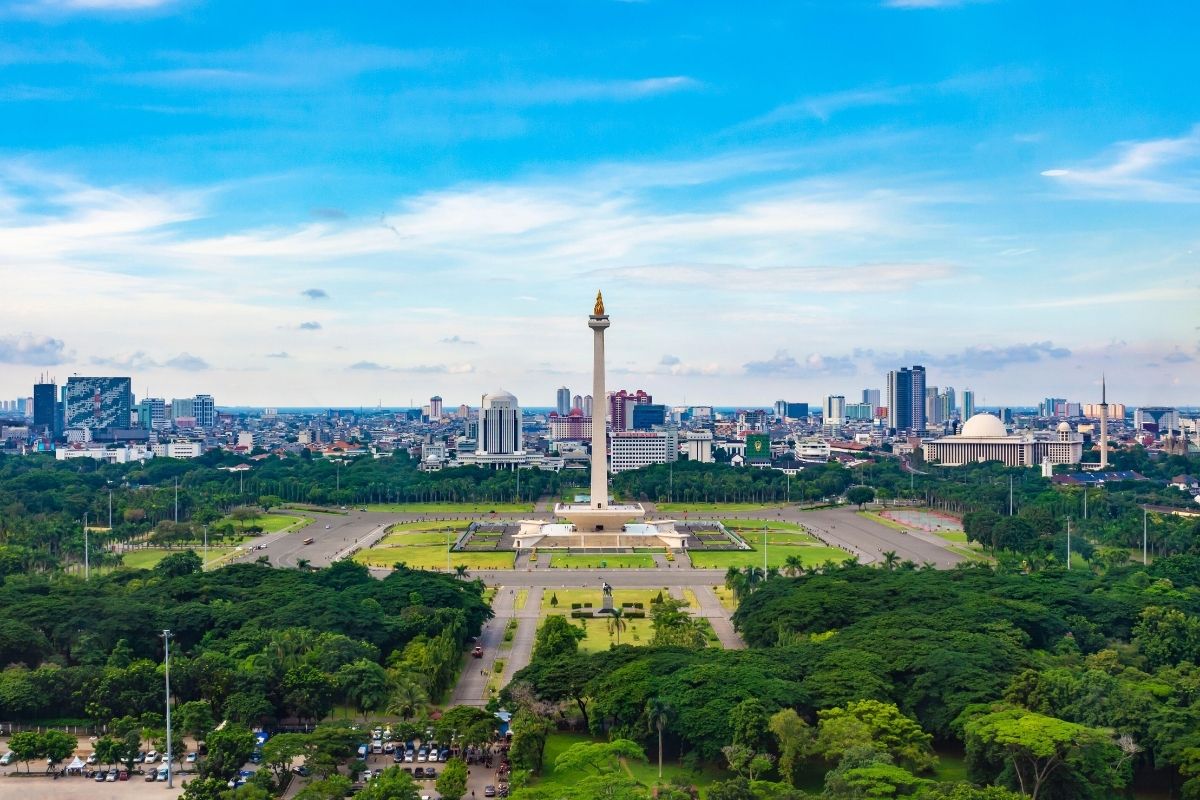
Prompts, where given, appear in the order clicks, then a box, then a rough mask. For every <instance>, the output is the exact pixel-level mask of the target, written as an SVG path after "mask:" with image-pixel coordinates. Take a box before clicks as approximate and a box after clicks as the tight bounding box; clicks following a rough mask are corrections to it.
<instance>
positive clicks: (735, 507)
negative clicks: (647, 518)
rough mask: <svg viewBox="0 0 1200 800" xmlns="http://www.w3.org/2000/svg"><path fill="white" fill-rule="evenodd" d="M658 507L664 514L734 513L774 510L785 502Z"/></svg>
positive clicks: (676, 504)
mask: <svg viewBox="0 0 1200 800" xmlns="http://www.w3.org/2000/svg"><path fill="white" fill-rule="evenodd" d="M656 508H657V509H658V510H659V511H661V512H662V513H664V514H676V513H683V512H685V511H687V512H690V513H697V512H704V511H711V512H714V513H716V512H721V513H732V512H737V511H766V510H771V511H774V510H776V509H780V508H783V503H659V504H658V505H657V506H656Z"/></svg>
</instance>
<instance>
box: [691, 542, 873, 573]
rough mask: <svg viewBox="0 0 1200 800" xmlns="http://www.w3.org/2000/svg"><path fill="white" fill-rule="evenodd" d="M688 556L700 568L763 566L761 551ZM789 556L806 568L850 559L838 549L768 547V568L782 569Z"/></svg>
mask: <svg viewBox="0 0 1200 800" xmlns="http://www.w3.org/2000/svg"><path fill="white" fill-rule="evenodd" d="M688 555H690V556H691V557H692V565H693V566H695V567H700V568H719V569H727V568H729V567H761V566H762V564H763V554H762V551H761V550H725V551H720V552H709V553H704V552H701V551H699V550H689V551H688ZM788 556H800V558H801V559H802V560H803V561H804V565H805V566H816V565H820V564H824V563H825V562H826V561H833V562H834V563H841V562H842V561H845V560H846V559H848V558H850V554H849V553H847V552H846V551H845V550H838V549H837V548H836V547H821V546H816V547H803V546H791V547H789V546H786V545H780V546H778V547H770V546H768V548H767V566H769V567H782V566H783V565H784V563H785V562H786V561H787V558H788Z"/></svg>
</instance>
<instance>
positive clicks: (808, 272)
mask: <svg viewBox="0 0 1200 800" xmlns="http://www.w3.org/2000/svg"><path fill="white" fill-rule="evenodd" d="M956 272H957V271H956V270H955V268H954V267H952V266H950V265H948V264H858V265H854V266H846V267H833V266H813V267H745V266H739V265H735V264H649V265H643V266H629V267H607V268H603V269H598V270H595V271H594V272H593V273H591V274H592V275H593V276H595V277H597V278H600V279H605V280H618V281H631V282H634V283H642V284H651V285H663V286H671V285H688V284H690V285H708V286H714V287H716V286H720V287H722V289H723V290H724V291H732V292H763V291H803V292H808V293H818V294H827V293H831V292H872V293H875V292H893V291H896V290H898V289H903V288H907V287H911V286H913V285H915V284H918V283H927V282H932V281H938V280H945V279H947V278H951V277H953V276H954V275H955V274H956Z"/></svg>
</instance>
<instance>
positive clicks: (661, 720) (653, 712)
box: [646, 697, 671, 780]
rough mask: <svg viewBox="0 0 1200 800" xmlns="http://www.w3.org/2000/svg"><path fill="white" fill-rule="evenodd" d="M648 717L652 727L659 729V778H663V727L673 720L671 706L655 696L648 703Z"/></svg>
mask: <svg viewBox="0 0 1200 800" xmlns="http://www.w3.org/2000/svg"><path fill="white" fill-rule="evenodd" d="M646 719H647V721H649V723H650V725H651V727H653V728H654V729H655V730H657V731H658V779H659V780H662V776H663V770H662V764H663V729H664V728H666V727H667V723H669V722H670V721H671V707H670V706H669V705H667V704H666V703H665V702H663V700H662V699H661V698H658V697H653V698H651V699H650V701H649V702H648V703H646Z"/></svg>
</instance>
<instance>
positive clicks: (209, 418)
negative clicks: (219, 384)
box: [192, 394, 217, 428]
mask: <svg viewBox="0 0 1200 800" xmlns="http://www.w3.org/2000/svg"><path fill="white" fill-rule="evenodd" d="M192 413H193V415H194V416H195V417H196V427H197V428H211V427H212V426H214V425H216V424H217V404H216V401H214V400H213V398H212V395H210V394H198V395H196V396H195V397H193V398H192Z"/></svg>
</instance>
